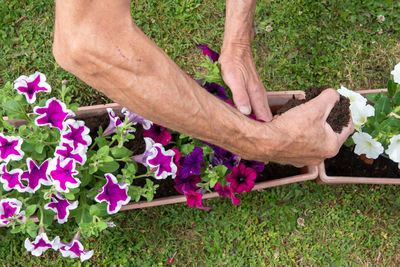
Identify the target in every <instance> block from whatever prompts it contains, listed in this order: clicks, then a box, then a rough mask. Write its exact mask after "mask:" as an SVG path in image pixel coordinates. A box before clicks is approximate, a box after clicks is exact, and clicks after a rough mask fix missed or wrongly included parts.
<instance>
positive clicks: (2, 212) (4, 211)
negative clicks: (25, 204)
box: [0, 198, 26, 226]
mask: <svg viewBox="0 0 400 267" xmlns="http://www.w3.org/2000/svg"><path fill="white" fill-rule="evenodd" d="M21 208H22V203H21V202H20V201H19V200H17V199H15V198H6V199H0V226H1V225H8V224H9V223H10V222H11V221H12V220H15V219H18V220H20V221H22V222H24V221H25V219H26V218H25V216H24V215H25V211H21Z"/></svg>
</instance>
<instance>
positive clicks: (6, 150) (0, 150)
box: [0, 133, 25, 162]
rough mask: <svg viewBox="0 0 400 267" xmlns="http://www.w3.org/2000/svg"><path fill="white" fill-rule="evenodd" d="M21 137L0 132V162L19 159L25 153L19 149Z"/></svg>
mask: <svg viewBox="0 0 400 267" xmlns="http://www.w3.org/2000/svg"><path fill="white" fill-rule="evenodd" d="M22 142H23V139H22V138H21V137H19V136H5V135H3V134H1V133H0V162H1V161H5V162H9V161H10V160H21V159H22V158H23V157H24V155H25V153H24V151H22V149H21V145H22Z"/></svg>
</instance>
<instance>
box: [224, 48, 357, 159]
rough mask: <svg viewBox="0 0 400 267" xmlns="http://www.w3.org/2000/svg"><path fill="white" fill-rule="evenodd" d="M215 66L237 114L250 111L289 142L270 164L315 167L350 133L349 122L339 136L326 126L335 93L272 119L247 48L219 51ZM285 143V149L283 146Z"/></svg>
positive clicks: (334, 152) (336, 150) (263, 90)
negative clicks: (218, 67)
mask: <svg viewBox="0 0 400 267" xmlns="http://www.w3.org/2000/svg"><path fill="white" fill-rule="evenodd" d="M219 63H220V64H221V72H222V77H223V79H224V81H225V83H226V84H227V85H228V86H229V88H230V89H231V90H232V95H233V101H234V103H235V105H236V107H237V108H238V110H239V111H240V112H241V113H243V114H245V115H249V114H250V113H251V111H253V113H254V114H255V115H256V117H257V119H261V120H263V121H265V122H270V123H269V126H271V127H273V128H275V129H276V130H278V131H279V132H280V133H282V134H283V137H284V138H286V139H288V140H289V141H288V142H281V143H282V144H283V146H282V150H281V151H280V152H279V153H278V154H276V155H273V156H272V157H271V160H272V161H274V162H279V163H282V164H285V163H290V164H292V165H295V166H303V165H305V164H306V165H309V164H310V165H315V164H319V163H320V162H321V161H323V160H324V159H325V158H330V157H334V156H335V155H336V154H337V153H338V151H339V149H340V146H341V145H342V144H343V143H344V142H345V141H346V139H347V138H348V137H349V136H350V134H351V133H352V132H353V131H354V128H353V123H352V121H350V122H349V125H348V126H347V127H345V128H344V129H343V130H342V132H341V133H340V134H337V133H335V132H334V131H333V130H332V128H331V127H330V126H329V124H328V123H327V122H326V119H327V117H328V116H329V114H330V112H331V110H332V108H333V107H334V105H335V104H336V102H337V101H339V94H338V93H337V92H336V91H335V90H325V91H324V92H323V93H321V94H320V95H319V96H318V97H316V98H314V99H313V100H311V101H309V102H308V103H306V104H303V105H301V106H298V107H296V108H294V109H292V110H290V111H288V112H286V113H284V114H283V115H282V116H279V117H274V118H273V117H272V113H271V110H270V108H269V105H268V99H267V94H266V90H265V88H264V86H263V84H262V82H261V80H260V78H259V76H258V74H257V70H256V67H255V64H254V60H253V56H252V53H251V49H250V47H249V46H248V47H246V46H239V47H236V48H231V49H229V50H224V49H223V50H222V53H221V56H220V58H219ZM285 143H286V144H288V145H287V146H285Z"/></svg>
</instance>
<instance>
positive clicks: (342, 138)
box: [337, 117, 354, 144]
mask: <svg viewBox="0 0 400 267" xmlns="http://www.w3.org/2000/svg"><path fill="white" fill-rule="evenodd" d="M353 132H354V124H353V120H352V119H351V117H350V121H349V123H348V124H347V126H346V127H344V128H343V129H342V132H341V133H340V134H338V135H337V138H338V142H339V144H343V143H344V142H346V140H347V138H349V136H350V135H351V134H352V133H353Z"/></svg>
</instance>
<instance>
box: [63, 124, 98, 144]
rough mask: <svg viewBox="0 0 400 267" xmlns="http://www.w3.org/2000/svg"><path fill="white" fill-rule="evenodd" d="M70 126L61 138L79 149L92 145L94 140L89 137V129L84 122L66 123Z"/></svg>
mask: <svg viewBox="0 0 400 267" xmlns="http://www.w3.org/2000/svg"><path fill="white" fill-rule="evenodd" d="M65 124H66V125H67V126H68V127H67V129H66V130H63V131H62V132H61V138H62V139H63V140H68V141H70V142H72V145H73V148H74V149H78V146H83V147H88V146H90V144H91V143H92V138H91V137H90V136H89V132H90V130H89V128H88V127H86V126H85V122H84V121H76V120H74V119H69V120H67V121H66V122H65Z"/></svg>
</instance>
